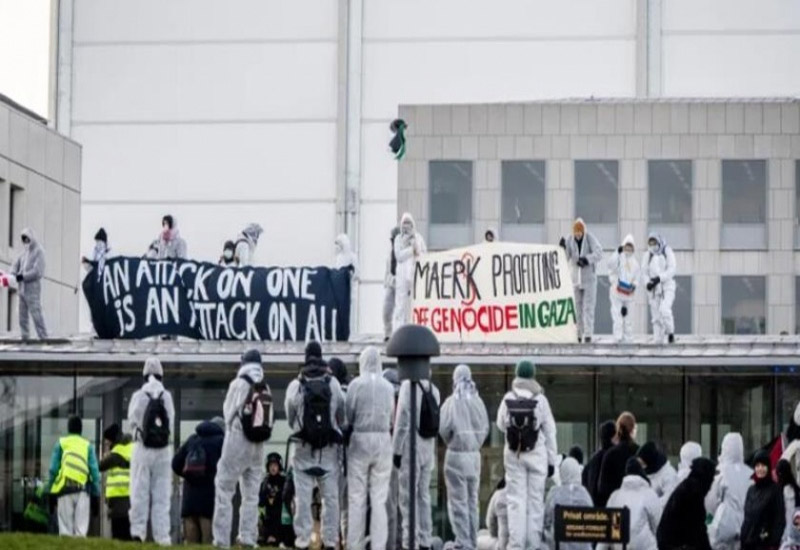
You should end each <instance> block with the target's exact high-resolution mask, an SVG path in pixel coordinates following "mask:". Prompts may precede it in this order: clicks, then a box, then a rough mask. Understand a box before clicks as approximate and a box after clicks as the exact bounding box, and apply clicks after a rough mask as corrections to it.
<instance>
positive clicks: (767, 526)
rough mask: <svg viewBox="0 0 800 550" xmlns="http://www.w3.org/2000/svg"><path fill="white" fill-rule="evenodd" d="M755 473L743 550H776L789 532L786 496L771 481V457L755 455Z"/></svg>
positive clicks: (746, 511) (763, 453)
mask: <svg viewBox="0 0 800 550" xmlns="http://www.w3.org/2000/svg"><path fill="white" fill-rule="evenodd" d="M753 469H754V470H755V475H754V476H753V481H754V483H753V485H751V486H750V488H749V489H748V490H747V498H746V499H745V501H744V523H742V532H741V536H740V540H741V542H742V550H773V549H776V548H778V547H779V546H780V544H781V539H782V538H783V533H784V531H785V529H786V512H785V511H784V509H783V508H784V503H783V494H782V492H781V488H780V487H779V486H778V484H777V483H775V481H773V479H772V467H771V465H770V457H769V453H767V452H766V451H759V452H758V453H756V456H755V459H754V460H753Z"/></svg>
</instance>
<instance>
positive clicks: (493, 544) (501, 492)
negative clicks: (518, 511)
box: [478, 478, 508, 550]
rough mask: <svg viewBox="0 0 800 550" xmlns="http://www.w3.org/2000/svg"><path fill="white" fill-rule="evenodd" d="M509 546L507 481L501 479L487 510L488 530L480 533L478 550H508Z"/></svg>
mask: <svg viewBox="0 0 800 550" xmlns="http://www.w3.org/2000/svg"><path fill="white" fill-rule="evenodd" d="M507 546H508V505H507V500H506V480H505V478H503V479H501V480H500V482H499V483H498V484H497V488H496V489H495V491H494V492H493V493H492V497H491V498H490V499H489V506H488V507H487V508H486V530H484V531H480V532H479V533H478V550H506V547H507Z"/></svg>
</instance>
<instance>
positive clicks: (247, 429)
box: [239, 374, 273, 443]
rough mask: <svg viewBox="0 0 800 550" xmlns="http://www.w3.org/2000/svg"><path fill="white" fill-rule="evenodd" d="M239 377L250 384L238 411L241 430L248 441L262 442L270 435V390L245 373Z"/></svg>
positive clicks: (271, 414) (271, 413) (271, 412)
mask: <svg viewBox="0 0 800 550" xmlns="http://www.w3.org/2000/svg"><path fill="white" fill-rule="evenodd" d="M240 378H241V379H242V380H246V381H247V383H248V384H250V391H249V392H248V393H247V398H246V399H245V400H244V403H243V404H242V408H241V410H240V411H239V420H240V421H241V423H242V431H243V432H244V436H245V437H246V438H247V440H248V441H252V442H253V443H262V442H264V441H266V440H268V439H269V438H270V437H271V436H272V422H273V409H272V392H271V391H270V389H269V386H267V385H266V384H265V383H264V382H259V383H255V382H253V380H252V379H251V378H250V377H249V376H247V375H246V374H243V375H242V376H240Z"/></svg>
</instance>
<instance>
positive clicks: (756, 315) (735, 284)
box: [722, 276, 767, 334]
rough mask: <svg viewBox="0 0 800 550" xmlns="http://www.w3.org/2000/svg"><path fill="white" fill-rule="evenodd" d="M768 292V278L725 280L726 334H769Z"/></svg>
mask: <svg viewBox="0 0 800 550" xmlns="http://www.w3.org/2000/svg"><path fill="white" fill-rule="evenodd" d="M766 303H767V293H766V282H765V280H764V277H757V276H723V277H722V333H723V334H766V332H767V307H766Z"/></svg>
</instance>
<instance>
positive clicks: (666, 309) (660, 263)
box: [642, 233, 676, 344]
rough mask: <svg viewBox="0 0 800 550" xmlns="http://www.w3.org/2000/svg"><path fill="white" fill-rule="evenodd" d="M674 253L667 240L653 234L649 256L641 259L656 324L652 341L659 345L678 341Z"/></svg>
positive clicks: (648, 241) (649, 244)
mask: <svg viewBox="0 0 800 550" xmlns="http://www.w3.org/2000/svg"><path fill="white" fill-rule="evenodd" d="M675 269H676V267H675V253H674V252H673V251H672V247H670V246H668V245H667V243H666V242H664V239H663V238H662V237H661V236H660V235H658V234H656V233H650V237H649V238H648V239H647V252H645V253H644V257H643V258H642V282H643V284H644V285H645V288H646V289H647V300H648V302H649V303H650V317H651V318H652V322H653V339H654V340H655V342H656V343H657V344H663V343H666V342H669V343H672V342H674V341H675V318H674V317H673V316H672V304H673V302H675Z"/></svg>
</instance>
